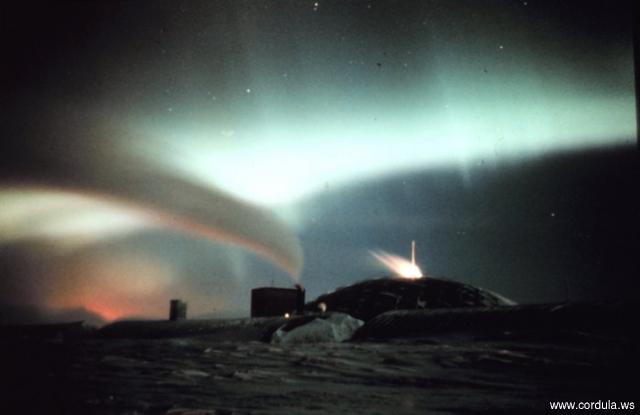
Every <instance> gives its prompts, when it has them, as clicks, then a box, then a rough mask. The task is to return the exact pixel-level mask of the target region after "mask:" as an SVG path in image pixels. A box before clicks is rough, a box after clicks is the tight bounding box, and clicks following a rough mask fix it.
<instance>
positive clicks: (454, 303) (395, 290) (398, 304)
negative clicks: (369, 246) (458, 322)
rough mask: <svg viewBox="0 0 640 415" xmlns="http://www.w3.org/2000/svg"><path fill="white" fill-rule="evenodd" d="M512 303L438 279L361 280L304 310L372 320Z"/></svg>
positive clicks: (470, 287)
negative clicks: (392, 312) (403, 312)
mask: <svg viewBox="0 0 640 415" xmlns="http://www.w3.org/2000/svg"><path fill="white" fill-rule="evenodd" d="M511 304H513V303H512V302H510V301H509V300H507V299H505V298H504V297H501V296H499V295H497V294H494V293H492V292H489V291H487V290H483V289H480V288H476V287H473V286H471V285H468V284H463V283H460V282H456V281H451V280H443V279H437V278H420V279H404V278H394V277H391V278H379V279H372V280H366V281H361V282H358V283H356V284H353V285H350V286H348V287H343V288H339V289H337V290H336V291H334V292H331V293H327V294H323V295H321V296H319V297H318V298H317V299H315V300H314V301H311V302H309V303H307V304H306V305H305V310H307V311H310V312H317V311H324V310H326V311H337V312H342V313H347V314H350V315H351V316H353V317H355V318H358V319H361V320H365V321H366V320H369V319H371V318H373V317H375V316H377V315H378V314H381V313H384V312H386V311H390V310H415V309H435V308H460V307H496V306H503V305H511Z"/></svg>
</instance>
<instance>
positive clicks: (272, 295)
mask: <svg viewBox="0 0 640 415" xmlns="http://www.w3.org/2000/svg"><path fill="white" fill-rule="evenodd" d="M304 297H305V291H304V289H303V288H302V287H300V286H297V287H296V288H275V287H262V288H254V289H253V290H251V317H271V316H284V315H285V314H289V315H293V314H302V313H303V311H304Z"/></svg>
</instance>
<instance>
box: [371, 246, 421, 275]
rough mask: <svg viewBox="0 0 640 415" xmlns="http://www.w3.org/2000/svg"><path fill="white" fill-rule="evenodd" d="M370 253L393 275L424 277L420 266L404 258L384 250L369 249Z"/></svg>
mask: <svg viewBox="0 0 640 415" xmlns="http://www.w3.org/2000/svg"><path fill="white" fill-rule="evenodd" d="M371 255H373V257H374V258H375V259H376V260H378V262H380V263H381V264H382V265H384V266H385V267H387V268H388V269H389V270H390V271H391V272H393V274H394V275H395V276H398V277H401V278H406V279H410V280H415V279H419V278H422V277H424V275H423V274H422V271H421V270H420V267H419V266H418V265H416V264H415V263H413V262H411V261H409V260H408V259H406V258H403V257H401V256H398V255H394V254H390V253H388V252H385V251H371Z"/></svg>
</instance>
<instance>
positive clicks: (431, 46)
mask: <svg viewBox="0 0 640 415" xmlns="http://www.w3.org/2000/svg"><path fill="white" fill-rule="evenodd" d="M314 3H316V2H314V1H298V0H295V1H294V0H291V1H272V0H267V1H236V0H234V1H231V0H229V1H214V2H196V1H188V2H152V3H143V2H125V3H114V2H98V3H87V4H82V3H81V4H67V5H64V6H61V5H52V6H47V7H43V8H41V9H39V10H37V11H33V10H26V9H25V10H23V9H20V6H16V7H15V8H12V9H10V10H8V13H12V16H13V18H12V19H10V21H9V22H7V24H6V26H5V27H3V29H2V30H3V33H2V34H3V38H4V39H12V41H13V42H14V43H13V44H11V45H9V46H8V48H7V50H8V51H9V52H7V56H6V57H5V59H4V60H5V61H7V62H8V63H9V68H8V69H9V70H8V73H9V77H8V78H7V79H8V82H6V90H7V93H6V94H5V97H4V98H3V99H4V100H5V101H6V102H5V104H6V105H5V108H10V109H9V110H8V112H5V114H3V117H4V118H5V122H4V123H3V124H4V125H3V127H2V128H3V129H4V132H3V138H4V140H3V143H2V145H3V148H2V150H0V161H1V162H2V167H1V168H0V174H1V175H2V176H1V177H0V179H2V181H0V232H1V233H0V244H2V245H0V246H2V247H3V248H2V249H3V250H2V251H0V255H2V258H1V261H2V263H3V264H6V265H5V267H6V269H8V270H9V272H8V274H9V275H10V278H12V281H13V282H11V283H5V287H3V288H5V291H6V293H5V294H3V296H2V298H0V304H3V303H11V304H13V303H29V302H40V303H43V304H46V305H47V306H51V307H73V306H83V307H86V308H88V309H89V310H92V311H95V312H97V313H99V314H101V315H103V316H104V317H107V318H115V317H121V316H123V315H128V314H142V315H162V314H164V308H166V307H165V305H166V304H165V303H166V302H167V299H168V298H170V297H173V296H175V295H176V293H178V292H181V293H183V294H184V295H185V296H189V297H190V300H191V301H192V303H195V304H200V305H199V306H196V311H200V312H205V311H210V308H209V306H208V305H206V304H207V301H208V300H207V298H213V297H215V298H217V299H218V300H217V301H220V302H224V301H223V298H224V297H225V296H224V295H222V296H220V295H217V294H215V295H214V293H216V292H217V291H223V292H225V291H226V292H229V293H233V296H235V298H237V299H238V300H237V301H235V302H234V301H231V303H233V305H232V306H231V305H228V303H229V301H227V306H228V307H231V308H233V309H234V310H240V309H243V307H244V306H245V305H246V304H245V303H246V301H247V297H246V292H247V291H248V289H249V288H250V287H252V286H255V285H259V284H262V285H264V284H268V283H269V280H273V279H275V280H276V281H277V282H278V283H280V284H288V283H290V281H289V280H288V279H287V278H286V277H284V276H283V274H279V273H277V271H274V269H273V268H272V267H271V265H269V264H267V263H264V262H260V261H255V259H254V257H253V256H251V255H249V254H246V253H245V252H244V251H238V250H237V248H229V247H227V246H224V245H220V244H218V243H215V242H210V241H205V240H203V239H201V238H202V236H207V237H212V236H213V238H214V239H217V240H219V241H221V242H225V243H232V244H239V245H241V246H243V247H244V248H247V249H249V250H252V251H254V252H257V253H259V254H262V255H263V256H264V257H266V258H268V259H271V260H272V261H274V262H275V263H277V264H280V265H281V266H283V268H285V269H289V270H293V269H296V270H297V268H299V267H300V265H301V263H302V262H301V256H300V253H299V248H298V247H297V241H296V237H299V238H300V239H301V241H302V248H303V249H304V251H305V257H306V258H307V262H308V265H307V266H305V268H304V269H303V272H302V281H303V283H305V284H309V286H310V287H312V291H313V289H315V290H317V291H322V290H326V289H328V288H330V287H331V286H332V285H334V284H337V283H345V282H349V281H350V279H353V278H356V279H358V278H362V277H363V276H359V275H348V276H341V277H340V278H338V277H335V278H334V277H331V276H328V275H323V273H324V272H323V271H322V269H327V268H326V267H325V268H322V267H319V266H318V265H317V264H319V263H321V262H324V263H332V262H335V261H338V262H340V261H342V259H341V258H343V257H344V256H345V255H347V254H345V253H343V252H339V249H338V248H337V247H339V246H341V245H340V244H341V243H342V242H343V241H344V239H341V236H340V235H341V228H340V226H341V225H340V224H339V220H337V219H338V218H334V219H336V221H335V222H333V224H332V223H331V222H325V225H326V227H325V228H324V229H323V231H322V235H323V236H322V238H320V239H321V240H322V241H321V242H319V239H316V237H317V236H318V234H317V233H314V232H318V230H317V228H316V226H317V220H318V218H322V217H325V216H324V215H323V212H322V209H324V208H317V206H325V204H323V203H329V204H328V205H326V206H328V207H327V208H326V209H325V213H326V211H329V210H330V208H332V206H333V205H332V204H331V203H334V202H327V200H334V199H335V195H336V194H340V192H343V191H345V192H346V191H351V190H345V189H357V188H358V186H369V185H370V184H371V183H376V182H377V181H382V180H387V179H388V178H391V177H397V176H399V175H405V176H406V177H424V175H428V174H430V172H442V171H445V170H446V171H453V172H454V173H452V174H453V176H455V174H459V175H460V176H461V177H462V180H463V183H464V184H465V186H468V187H469V189H471V191H473V189H474V188H473V187H472V186H473V183H474V177H475V176H474V175H476V174H477V172H476V169H477V167H478V166H480V165H481V166H484V167H485V168H487V169H500V168H502V167H504V166H512V165H517V164H518V163H521V162H526V161H527V160H537V159H540V158H542V157H547V156H553V155H554V154H564V153H569V154H570V153H572V152H576V151H586V150H596V149H601V148H607V147H612V146H616V147H619V148H631V147H632V146H633V145H635V140H636V137H635V128H636V125H635V106H634V99H635V98H634V89H633V56H632V44H631V22H630V14H629V13H627V11H626V9H625V7H627V6H628V5H627V4H626V3H624V2H620V3H616V4H615V5H610V4H606V3H605V2H585V1H575V2H573V1H570V2H562V4H557V3H558V2H552V1H535V0H531V1H526V2H523V1H496V2H491V3H488V2H476V1H435V0H434V1H415V2H414V1H407V2H395V1H385V0H380V1H355V0H354V1H323V0H321V1H319V2H317V5H316V4H314ZM5 41H6V40H5ZM453 176H447V179H446V180H450V177H453ZM17 184H19V185H20V186H17ZM33 184H35V185H37V187H33V186H31V185H33ZM386 189H388V188H385V190H386ZM421 189H422V188H421ZM336 192H337V193H336ZM326 194H330V196H331V198H326V197H325V195H326ZM227 195H232V196H233V197H234V198H238V199H239V200H235V199H233V198H229V197H227ZM372 195H373V193H371V192H370V193H367V196H366V197H367V198H369V199H367V200H370V198H371V197H373V196H372ZM105 196H106V197H105ZM375 197H384V196H383V195H375ZM388 197H389V198H390V200H388V201H387V205H388V209H387V210H386V212H385V215H386V217H387V218H391V219H389V222H390V223H392V225H389V226H388V227H386V228H382V227H381V228H376V229H377V231H379V230H380V229H385V230H384V232H385V233H387V234H388V235H391V234H393V232H394V226H396V225H397V224H396V223H395V219H393V218H396V216H398V215H399V213H398V212H400V210H402V216H403V218H405V219H406V218H407V217H411V218H414V220H415V222H416V223H421V224H423V223H427V222H428V223H432V221H438V220H439V219H438V215H440V214H441V211H431V210H428V209H425V208H424V207H423V205H421V204H420V203H422V202H420V203H418V201H419V200H421V198H422V197H423V195H422V194H419V192H418V193H413V194H411V193H409V196H407V197H408V200H409V205H410V206H413V208H412V209H410V211H405V210H404V209H405V207H404V206H403V207H402V208H398V207H397V206H395V207H391V206H392V205H394V200H393V198H392V197H391V196H388ZM444 197H445V198H446V197H447V196H444ZM343 200H346V199H343ZM227 203H228V204H227ZM337 203H339V202H337ZM367 203H368V202H367V201H365V200H355V201H354V202H353V203H352V206H356V205H358V206H362V205H366V204H367ZM405 204H406V201H405ZM455 208H456V207H454V209H455ZM265 209H271V210H272V211H273V212H274V214H275V215H277V216H278V217H279V218H280V220H281V221H279V220H277V219H275V218H274V217H272V216H271V215H270V214H269V213H268V212H266V210H265ZM346 211H348V212H349V213H348V215H349V217H350V218H351V219H352V220H353V221H354V222H353V223H359V222H358V221H361V222H362V223H365V225H363V226H362V227H360V228H358V229H357V230H356V232H355V233H356V234H358V235H362V237H361V239H360V240H358V241H357V243H356V242H354V243H353V244H352V245H350V246H349V248H348V249H354V252H351V253H349V254H348V255H350V256H351V255H353V256H357V255H359V257H358V258H355V259H354V260H353V261H352V264H364V263H365V262H366V261H367V260H368V257H369V256H368V254H367V252H368V251H369V250H376V249H382V248H384V249H386V250H391V251H394V250H395V252H396V253H399V252H404V250H405V247H406V246H407V241H406V240H402V241H400V240H398V241H397V244H396V243H389V244H387V246H380V245H381V244H380V240H379V238H377V237H373V236H370V234H367V233H366V232H367V231H366V229H367V227H370V224H371V223H379V221H380V218H379V215H378V216H376V215H375V214H374V215H373V216H370V217H369V216H362V215H358V213H357V212H353V211H351V210H349V209H347V210H343V211H342V212H346ZM341 218H342V217H341ZM483 220H484V219H483ZM336 223H337V224H336ZM168 229H172V230H168ZM176 229H177V230H179V231H181V232H186V233H191V234H193V235H194V237H193V238H192V239H193V240H191V239H189V237H185V238H182V237H178V236H176V234H175V233H174V232H175V230H176ZM207 229H208V230H209V231H207ZM416 229H418V227H416ZM213 230H215V232H214V231H213ZM221 231H224V232H221ZM420 232H424V233H423V234H422V236H424V238H427V235H429V232H430V230H428V229H427V230H424V229H423V230H422V231H420ZM456 232H459V230H456ZM418 233H419V231H418V230H416V231H415V232H414V233H413V234H410V232H409V233H405V234H406V236H408V237H409V238H415V237H416V236H421V235H416V234H418ZM405 234H403V236H404V235H405ZM326 235H334V238H335V239H333V240H331V238H328V239H327V240H325V239H324V238H326ZM133 240H136V241H138V243H139V245H138V246H139V247H140V248H139V249H138V250H134V251H135V252H134V254H132V253H131V249H129V251H127V249H124V248H123V247H124V246H127V247H131V246H132V243H133V242H132V241H133ZM391 240H393V237H390V238H389V241H391ZM30 244H34V247H32V246H31V245H30ZM382 245H384V243H383V244H382ZM422 246H425V245H422ZM187 247H189V248H188V249H187ZM429 247H430V245H428V244H427V245H426V247H425V249H427V250H428V249H436V248H434V247H433V246H431V248H429ZM193 252H198V253H199V254H194V253H193ZM85 254H86V255H85ZM443 255H445V256H446V253H445V254H443ZM214 257H215V258H216V259H217V260H218V262H217V263H216V261H213V260H212V258H214ZM34 258H35V259H34ZM187 258H188V260H187ZM221 258H225V259H224V260H221ZM33 261H38V262H41V264H39V265H38V266H37V267H36V266H33V265H32V264H31V262H33ZM27 262H29V263H30V264H31V265H29V266H23V265H20V266H18V265H16V264H18V263H19V264H23V263H27ZM194 263H198V264H199V265H198V266H196V265H194ZM221 263H222V264H223V265H220V264H221ZM283 264H286V265H283ZM314 264H315V265H314ZM367 267H368V265H366V266H363V267H362V269H363V270H364V269H369V268H367ZM329 268H330V267H329ZM425 271H426V273H427V274H430V269H429V268H428V267H427V268H426V269H425ZM332 272H335V271H332ZM349 272H353V273H357V272H359V271H358V270H357V266H355V265H354V266H353V268H351V269H350V271H349ZM363 272H364V271H363ZM505 272H506V271H505ZM293 273H295V270H294V272H293ZM258 274H259V275H258ZM80 275H83V277H80ZM123 276H124V277H123ZM83 278H86V281H83ZM20 279H24V280H25V281H27V282H25V284H24V285H25V286H26V287H27V288H24V287H22V286H21V284H22V283H20V282H16V281H19V280H20ZM47 279H54V280H55V281H53V282H49V283H47V284H45V285H46V286H47V287H49V286H50V287H53V288H46V287H45V288H37V289H36V288H33V289H32V288H28V287H31V286H38V287H43V283H42V281H45V280H47ZM14 280H15V281H14ZM320 280H324V281H325V282H322V283H319V282H318V281H320ZM34 281H35V282H34ZM78 281H83V282H78ZM181 281H184V286H182V285H181V283H180V282H181ZM480 281H481V282H482V283H483V284H485V285H491V282H488V280H482V279H481V280H480ZM496 284H497V283H496ZM16 287H19V288H16ZM92 287H93V288H92ZM203 287H205V288H203ZM488 288H492V289H494V290H497V291H499V288H500V287H495V286H491V287H488ZM36 291H37V293H38V295H35V296H32V295H30V293H33V292H36ZM310 294H311V295H317V294H320V292H312V293H310ZM230 295H231V294H230ZM227 297H229V296H227ZM136 303H137V304H144V306H140V307H138V308H136V307H135V304H136ZM227 306H225V307H227ZM234 307H235V308H234ZM220 308H224V307H223V306H219V308H218V310H219V309H220ZM114 310H115V311H114ZM118 310H119V311H118Z"/></svg>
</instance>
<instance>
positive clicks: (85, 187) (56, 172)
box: [0, 116, 302, 278]
mask: <svg viewBox="0 0 640 415" xmlns="http://www.w3.org/2000/svg"><path fill="white" fill-rule="evenodd" d="M47 118H48V120H49V121H50V120H51V118H49V117H47ZM92 121H93V122H87V121H86V119H84V118H83V117H80V118H78V117H74V116H63V117H60V118H59V119H57V120H56V121H55V122H42V123H38V122H35V123H34V125H39V127H37V128H36V129H37V130H38V131H33V128H31V129H30V130H31V131H27V132H22V133H23V134H27V135H28V137H29V138H30V141H29V142H28V144H26V145H27V146H28V148H27V149H26V151H25V149H24V146H23V147H22V148H21V149H20V148H19V149H18V150H16V151H15V152H14V154H12V155H13V157H12V158H9V157H7V160H6V162H4V163H3V168H1V169H0V173H2V174H1V175H0V177H2V178H3V183H0V190H1V189H2V188H4V189H5V190H4V191H3V193H4V195H3V198H4V199H5V200H10V199H11V198H12V195H13V196H16V197H18V196H19V195H20V194H21V193H22V194H23V193H24V191H25V189H26V190H29V189H30V190H34V191H36V192H37V191H38V189H40V190H44V191H46V192H56V193H57V192H60V191H61V192H64V193H71V194H76V195H81V196H85V197H89V198H91V199H93V200H95V201H97V202H98V203H106V204H107V205H111V206H112V207H116V208H117V209H124V210H125V211H126V212H129V213H132V214H133V215H134V216H137V217H139V218H146V219H151V222H153V223H156V224H158V225H160V226H165V227H168V228H172V229H177V230H180V231H184V232H188V233H190V234H192V235H196V236H199V237H204V238H209V239H215V240H218V241H221V242H226V243H230V244H234V245H238V246H240V247H244V248H246V249H249V250H251V251H253V252H255V253H257V254H259V255H260V256H262V257H263V258H265V259H267V260H269V261H271V262H272V263H273V264H275V265H276V266H278V267H279V268H281V269H282V270H284V271H286V272H287V273H288V274H290V275H291V276H293V277H294V278H297V276H298V275H299V274H300V271H301V268H302V249H301V247H300V243H299V241H298V239H297V237H296V236H295V235H294V234H293V232H292V231H291V230H290V228H289V227H288V226H287V225H286V224H284V223H283V222H282V221H281V220H279V219H278V218H277V217H276V216H275V215H274V214H272V213H271V212H270V211H268V210H266V209H264V208H261V207H259V206H256V205H252V204H250V203H248V202H244V201H240V200H238V199H236V198H233V197H231V196H229V195H227V194H225V193H224V192H222V191H220V190H218V189H215V188H213V187H211V186H205V185H201V184H197V183H194V182H191V181H189V180H187V179H185V178H182V177H179V176H177V175H175V174H173V173H172V172H171V171H169V170H167V169H165V168H163V167H162V166H160V165H156V164H153V163H149V162H145V161H143V160H141V159H139V158H135V157H133V156H131V155H130V154H128V153H127V152H126V151H122V150H121V147H119V146H118V142H120V140H122V139H123V138H122V137H123V136H125V138H127V139H133V138H132V137H130V136H127V133H126V132H125V131H123V130H122V129H118V128H111V127H109V126H108V125H107V124H106V123H105V122H104V121H105V119H104V118H102V117H97V118H96V117H94V118H93V119H92ZM44 126H46V127H44ZM14 133H16V132H15V131H14ZM18 134H19V132H18ZM114 136H116V137H118V140H114V139H113V138H112V137H114ZM33 137H39V139H37V140H33ZM15 141H18V140H17V139H16V140H15ZM20 144H22V143H20ZM3 158H4V157H3ZM2 170H4V171H2ZM45 194H46V193H45ZM5 216H6V215H5ZM23 216H24V215H23ZM0 219H2V218H0ZM23 219H24V218H23ZM143 220H144V219H143ZM26 221H27V224H28V221H29V217H28V215H27V217H26ZM4 222H5V223H4V224H2V223H1V222H0V226H3V227H11V226H12V218H11V217H10V216H9V217H5V218H4ZM121 222H122V221H121ZM121 222H119V223H121ZM125 222H126V221H125ZM134 222H135V221H134ZM34 225H35V224H34ZM125 225H127V224H125ZM128 225H131V224H128ZM128 225H127V226H128ZM127 226H124V227H127ZM130 227H131V226H129V228H130ZM134 227H135V226H134ZM28 228H29V227H28V226H27V227H26V228H25V229H26V230H25V232H27V233H29V232H32V231H33V229H31V230H28ZM36 233H37V232H36ZM19 237H20V235H19V232H17V234H15V232H14V236H13V238H14V239H16V238H19ZM2 239H6V238H0V242H2ZM5 242H6V241H5Z"/></svg>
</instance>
